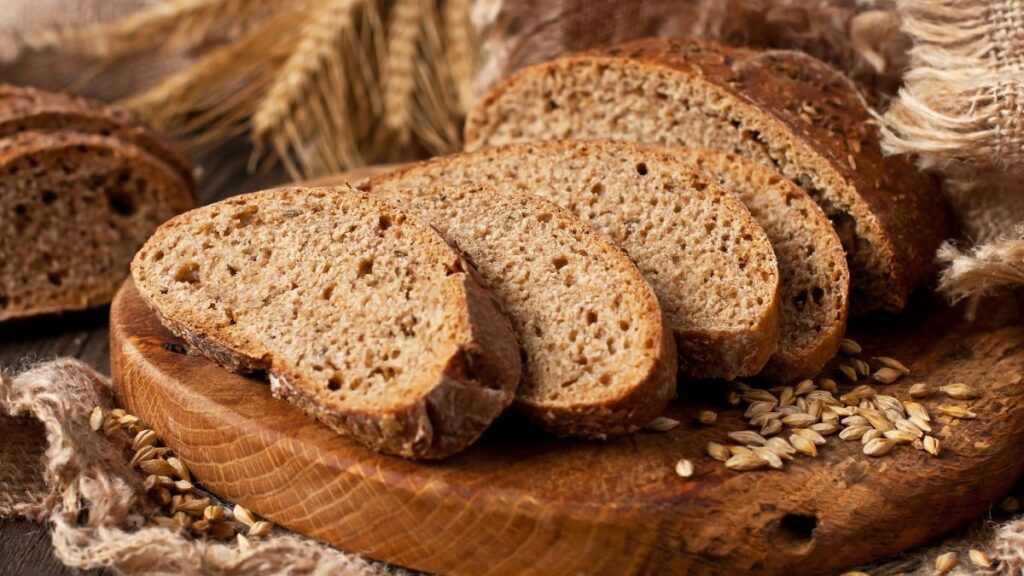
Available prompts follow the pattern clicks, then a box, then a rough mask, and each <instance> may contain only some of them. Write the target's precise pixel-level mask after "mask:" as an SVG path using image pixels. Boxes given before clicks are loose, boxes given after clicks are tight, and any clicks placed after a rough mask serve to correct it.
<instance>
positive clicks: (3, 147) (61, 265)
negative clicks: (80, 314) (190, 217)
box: [0, 132, 193, 321]
mask: <svg viewBox="0 0 1024 576" xmlns="http://www.w3.org/2000/svg"><path fill="white" fill-rule="evenodd" d="M192 197H193V190H192V186H191V182H186V181H185V180H183V179H182V178H181V176H180V175H179V174H177V173H176V172H173V171H172V170H171V169H170V168H169V167H168V166H167V165H166V163H164V162H161V161H159V160H157V159H156V158H154V157H153V156H152V155H150V154H148V153H147V152H145V151H144V150H142V149H139V148H137V147H135V146H133V145H131V144H127V143H125V142H123V141H121V140H118V139H115V138H112V137H109V136H95V135H84V134H78V133H38V132H23V133H20V134H17V135H15V136H9V137H7V138H0V321H3V320H9V319H12V318H19V317H25V316H32V315H36V314H46V313H55V312H62V311H67V310H81V309H85V308H91V307H94V306H99V305H103V304H106V303H108V302H110V300H111V299H112V298H113V296H114V293H115V292H116V291H117V288H118V286H120V284H121V281H122V280H123V279H124V277H125V276H126V275H127V274H128V265H129V263H130V262H131V259H132V255H134V254H135V251H136V250H138V249H139V247H140V246H142V244H143V242H145V240H146V238H147V237H149V235H150V234H151V233H152V232H153V230H155V229H156V227H157V226H158V225H159V224H160V223H161V222H164V221H165V220H167V219H168V218H170V217H172V216H174V215H175V214H178V213H180V212H183V211H185V210H188V209H189V208H191V207H192V205H193V199H192Z"/></svg>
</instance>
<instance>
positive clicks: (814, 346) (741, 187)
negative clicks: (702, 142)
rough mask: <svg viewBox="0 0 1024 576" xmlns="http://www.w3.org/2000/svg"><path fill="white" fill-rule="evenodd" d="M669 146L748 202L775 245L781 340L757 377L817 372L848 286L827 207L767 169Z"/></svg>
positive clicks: (842, 325)
mask: <svg viewBox="0 0 1024 576" xmlns="http://www.w3.org/2000/svg"><path fill="white" fill-rule="evenodd" d="M675 151H676V152H677V153H679V154H680V155H681V156H682V157H683V159H685V160H686V161H688V162H691V163H692V164H693V166H694V167H695V168H697V169H699V170H700V171H702V172H703V173H705V174H707V175H708V176H710V177H712V178H714V179H716V180H717V181H718V183H719V184H721V185H722V187H723V188H725V189H726V190H728V191H729V192H731V193H732V194H733V195H735V196H736V197H737V198H739V199H740V200H741V201H742V202H743V203H744V204H746V206H747V208H749V209H750V212H751V213H752V214H753V215H754V218H756V219H757V221H758V223H760V224H761V226H762V227H763V228H764V231H765V232H766V233H767V234H768V238H769V239H771V243H772V247H773V248H774V249H775V256H776V259H777V260H778V262H779V275H780V276H781V290H782V297H781V301H782V338H781V339H780V340H779V346H778V349H777V350H776V352H775V354H774V355H773V356H772V357H771V360H769V361H768V364H767V365H766V366H765V367H764V370H763V371H762V372H761V374H760V376H761V377H762V378H765V379H768V380H773V381H777V382H782V383H788V382H792V381H794V380H800V379H804V378H811V377H813V376H816V375H817V374H818V373H819V372H821V369H822V368H823V367H824V366H825V363H826V362H828V361H829V360H830V359H831V358H832V357H833V356H835V354H836V352H837V351H838V350H839V343H840V341H842V339H843V332H844V331H845V329H846V315H847V307H848V299H849V289H850V273H849V270H848V269H847V267H846V256H845V254H844V253H843V245H842V243H840V241H839V236H838V235H836V232H835V230H833V229H832V225H831V223H830V222H829V220H828V218H827V217H826V216H825V213H824V212H822V210H821V208H819V207H818V205H817V204H815V203H814V200H812V199H811V197H810V196H809V195H808V194H807V193H806V192H804V191H803V190H801V189H800V188H799V187H797V186H796V185H795V184H793V183H792V182H790V181H789V180H786V179H785V178H784V177H783V176H782V175H781V174H779V173H778V172H776V171H775V170H772V169H771V168H768V167H766V166H763V165H761V164H757V163H755V162H752V161H750V160H746V159H745V158H742V157H740V156H736V155H735V154H728V153H726V152H720V151H716V150H708V149H701V148H690V149H686V148H681V149H676V150H675Z"/></svg>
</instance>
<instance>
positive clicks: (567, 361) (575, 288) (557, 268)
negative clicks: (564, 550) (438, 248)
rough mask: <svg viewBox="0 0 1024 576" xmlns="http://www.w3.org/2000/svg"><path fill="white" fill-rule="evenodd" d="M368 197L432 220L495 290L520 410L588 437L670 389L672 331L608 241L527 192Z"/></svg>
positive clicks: (635, 424)
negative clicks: (512, 355)
mask: <svg viewBox="0 0 1024 576" xmlns="http://www.w3.org/2000/svg"><path fill="white" fill-rule="evenodd" d="M373 195H374V197H377V198H380V199H382V200H384V201H386V202H388V203H390V204H392V205H394V206H396V207H397V208H399V209H400V210H403V211H405V212H406V213H408V214H410V215H411V216H414V217H417V218H421V219H423V220H425V221H427V222H429V223H430V224H431V225H433V226H435V227H436V228H437V229H438V230H439V231H440V232H441V233H442V234H443V235H444V236H445V237H446V238H448V239H449V241H451V242H452V243H453V244H454V245H455V246H457V247H458V248H459V249H460V250H461V251H462V253H463V254H464V255H465V257H466V258H467V259H468V260H470V261H471V262H472V263H473V265H474V267H475V268H476V269H477V270H478V271H479V272H480V275H481V276H483V278H484V279H485V281H486V282H487V283H488V284H489V286H490V287H491V289H492V290H493V291H494V294H495V297H496V298H497V300H498V302H499V304H500V305H501V307H502V309H503V310H505V312H506V313H508V316H509V319H510V320H511V321H512V325H513V327H514V329H515V331H516V334H517V336H518V337H519V345H520V351H521V354H522V360H523V381H522V383H521V384H520V386H519V390H518V392H517V394H516V401H515V404H514V405H515V406H516V407H517V408H518V409H519V410H520V411H521V412H522V413H524V414H525V415H527V416H528V417H529V418H530V419H532V420H533V421H534V422H536V423H538V424H539V425H540V426H542V427H544V428H545V429H547V430H549V431H551V432H553V433H555V434H558V435H570V436H582V437H588V438H604V437H606V436H610V435H615V434H624V433H627V432H631V431H634V430H637V429H638V428H640V427H642V426H643V425H644V424H646V423H647V422H648V421H650V420H651V419H652V418H654V417H656V416H658V415H660V414H661V411H662V410H663V409H664V407H665V405H666V404H667V402H668V400H669V399H670V398H671V397H672V396H673V394H674V392H675V383H676V379H675V376H676V354H675V347H674V346H673V344H672V336H671V332H670V331H669V330H668V329H667V328H666V327H665V325H664V323H663V320H662V313H661V310H660V308H659V306H658V300H657V297H656V296H655V294H654V292H653V291H652V290H651V287H650V286H648V284H647V282H646V281H644V278H643V276H641V274H640V272H639V270H637V268H636V266H634V265H633V263H632V262H631V261H630V260H629V258H628V257H627V256H626V254H625V253H624V252H622V251H621V250H620V249H619V248H617V247H616V246H615V245H614V244H612V243H611V242H610V241H609V240H608V239H606V238H604V237H603V236H601V235H600V234H598V233H597V232H595V231H594V230H593V229H592V228H590V227H589V226H587V225H586V224H584V223H583V222H581V221H579V220H578V219H577V218H575V217H574V216H573V215H572V214H570V213H569V212H567V211H565V210H563V209H561V208H559V207H558V206H556V205H554V204H551V203H549V202H547V201H544V200H542V199H540V198H538V197H536V196H533V195H531V194H528V193H525V192H518V191H511V190H509V191H504V192H499V191H498V190H496V189H494V188H491V187H481V186H470V185H463V186H424V187H421V188H408V187H393V188H391V187H389V188H382V189H380V190H378V191H375V192H374V193H373Z"/></svg>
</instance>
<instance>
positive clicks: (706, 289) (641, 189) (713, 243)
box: [364, 140, 828, 379]
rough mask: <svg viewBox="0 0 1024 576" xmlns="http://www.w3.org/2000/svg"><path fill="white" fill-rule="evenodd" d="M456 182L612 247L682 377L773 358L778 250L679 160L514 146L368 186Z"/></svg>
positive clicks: (612, 148) (756, 367)
mask: <svg viewBox="0 0 1024 576" xmlns="http://www.w3.org/2000/svg"><path fill="white" fill-rule="evenodd" d="M449 184H459V185H466V184H468V185H473V184H476V185H480V184H492V185H493V186H495V187H496V188H497V189H498V190H499V191H501V192H502V193H504V194H514V193H517V192H529V193H532V194H535V195H537V196H540V197H541V198H544V199H546V200H549V201H551V202H553V203H555V204H558V205H559V206H562V207H563V208H566V209H568V210H569V211H571V212H573V213H574V214H575V215H576V216H577V217H578V218H580V219H581V220H583V221H584V222H586V223H588V224H590V225H592V226H593V227H594V228H595V229H596V230H598V231H599V232H601V233H603V234H605V235H606V236H608V237H609V238H611V239H612V241H614V242H615V243H616V244H618V245H619V246H620V247H621V248H622V249H624V250H625V251H626V252H627V253H628V254H629V256H630V257H631V258H632V259H633V261H634V262H636V264H637V267H638V268H639V269H640V271H641V272H642V273H643V275H644V277H645V278H646V279H647V281H648V282H649V283H650V284H651V287H652V288H653V289H654V292H655V294H657V296H658V299H659V300H660V302H661V306H662V309H663V310H664V311H665V317H666V321H667V323H668V327H669V328H670V329H671V330H672V332H673V333H674V334H675V337H676V343H677V347H678V351H679V370H680V373H681V374H682V375H684V376H686V377H688V378H728V379H731V378H736V377H738V376H749V375H753V374H757V373H758V372H760V371H761V369H762V367H763V366H764V365H765V363H766V362H767V361H768V358H769V357H770V356H771V355H772V353H774V352H775V350H776V345H777V343H778V340H779V296H778V293H779V272H778V270H777V268H776V262H775V256H774V253H773V250H772V245H771V244H770V243H769V239H768V237H767V236H766V235H765V233H764V231H763V230H762V229H761V227H760V226H758V224H757V222H755V221H754V219H753V218H752V217H751V215H750V213H749V212H748V211H747V209H746V208H745V207H744V206H743V204H742V203H741V202H739V201H738V200H736V199H735V198H733V197H732V196H730V195H729V194H728V193H726V192H725V191H724V190H722V189H721V188H719V187H718V186H717V185H716V184H715V183H714V182H712V181H710V180H709V179H707V178H705V177H704V176H702V175H701V174H699V173H697V172H695V171H694V170H693V169H691V168H690V166H689V165H688V164H687V163H685V162H684V161H683V160H682V159H681V158H680V157H679V155H678V154H674V153H672V152H671V151H667V150H661V149H655V148H650V147H641V146H637V145H635V144H632V143H629V142H622V141H620V142H612V141H601V140H594V141H586V142H584V141H571V140H566V141H558V142H555V141H548V142H537V143H523V144H510V145H505V146H498V147H494V148H486V149H483V150H479V151H477V152H469V153H462V154H454V155H451V156H445V157H441V158H436V159H432V160H428V161H426V162H422V163H419V164H415V165H412V166H409V167H406V168H403V169H400V170H397V171H395V172H391V173H389V174H386V175H383V176H379V177H376V178H374V179H372V180H370V181H369V182H367V183H366V184H364V187H365V188H366V189H369V190H373V191H375V192H381V191H384V190H390V189H394V188H402V187H407V188H429V187H431V186H438V185H449ZM825 224H826V226H828V222H827V221H826V222H825Z"/></svg>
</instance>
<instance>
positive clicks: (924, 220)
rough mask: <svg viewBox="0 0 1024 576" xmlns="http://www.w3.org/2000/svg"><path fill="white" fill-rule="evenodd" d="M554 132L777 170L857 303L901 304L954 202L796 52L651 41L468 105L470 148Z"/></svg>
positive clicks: (540, 73)
mask: <svg viewBox="0 0 1024 576" xmlns="http://www.w3.org/2000/svg"><path fill="white" fill-rule="evenodd" d="M558 138H612V139H626V140H633V141H637V142H640V143H644V144H656V145H664V146H677V145H684V146H685V145H688V146H701V147H706V148H714V149H719V150H723V151H727V152H732V153H736V154H738V155H740V156H743V157H745V158H749V159H751V160H754V161H756V162H760V163H762V164H766V165H769V166H773V167H775V168H776V169H777V170H778V171H779V172H781V173H782V174H783V175H785V176H786V177H787V178H789V179H790V180H792V181H794V182H796V183H797V184H798V185H799V186H800V187H801V188H803V189H804V190H805V191H806V192H807V193H808V194H810V195H811V197H812V198H814V200H815V201H816V202H817V203H818V205H819V206H821V208H822V209H823V210H824V211H825V213H826V214H827V215H828V216H829V218H830V219H831V220H832V222H833V225H834V226H835V228H836V231H837V232H838V234H839V238H840V240H841V241H842V242H843V246H844V248H845V249H846V252H847V258H848V261H849V267H850V271H851V284H852V285H851V303H852V304H851V305H855V307H856V308H857V309H858V310H859V311H861V312H864V311H867V310H871V309H875V308H885V309H887V310H890V311H896V310H899V309H900V308H902V307H903V306H904V305H905V303H906V301H907V295H908V293H909V291H910V290H912V289H914V288H917V287H920V286H922V285H923V284H926V283H927V282H928V281H929V280H930V279H931V277H932V275H933V272H934V264H933V256H934V254H935V249H936V247H937V246H938V244H939V243H940V242H941V240H942V239H943V238H944V237H945V236H946V231H947V227H948V218H947V213H946V207H945V205H944V204H943V201H942V198H941V196H940V195H939V194H938V192H937V189H936V187H935V184H934V182H933V181H932V180H931V179H930V178H929V177H927V176H925V175H923V174H921V173H920V172H919V171H917V170H916V169H915V168H914V167H913V165H912V164H911V162H910V161H909V160H908V159H907V158H905V157H894V156H888V157H886V156H883V155H882V151H881V148H880V146H879V141H878V129H877V126H876V125H875V124H874V122H873V121H872V117H871V115H870V113H869V111H868V110H867V108H866V107H865V105H864V103H863V101H862V99H861V98H860V96H859V94H858V93H857V91H856V90H855V89H854V88H853V87H852V86H851V84H850V82H849V81H848V80H847V79H846V78H845V77H843V76H842V75H841V74H839V73H838V72H836V71H835V70H833V69H832V68H829V67H828V66H827V65H826V64H824V63H822V62H820V61H818V60H815V59H814V58H812V57H810V56H807V55H804V54H800V53H795V52H778V51H772V52H755V51H751V50H745V49H740V48H729V47H724V46H720V45H717V44H713V43H709V42H703V41H698V40H688V39H673V40H663V39H649V40H641V41H636V42H631V43H627V44H623V45H620V46H616V47H612V48H608V49H605V50H599V51H594V52H584V53H580V54H575V55H570V56H566V57H563V58H560V59H557V60H554V61H552V62H547V63H544V64H540V65H536V66H533V67H529V68H525V69H523V70H520V71H519V72H517V73H516V74H514V75H512V76H511V77H510V78H508V79H506V80H505V81H504V82H502V83H501V84H499V85H498V86H496V87H495V88H494V89H492V91H491V92H490V93H489V94H488V95H487V96H486V97H485V98H484V99H483V100H482V101H481V102H480V103H479V104H478V105H477V107H476V108H475V109H473V110H472V111H471V113H470V114H469V118H468V119H467V121H466V130H465V140H466V146H467V148H468V149H478V148H481V147H484V146H494V145H499V144H505V143H509V142H520V141H526V140H537V139H558Z"/></svg>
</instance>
